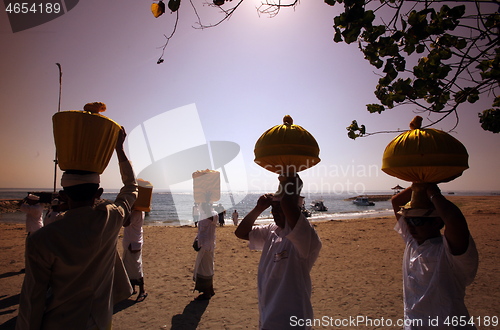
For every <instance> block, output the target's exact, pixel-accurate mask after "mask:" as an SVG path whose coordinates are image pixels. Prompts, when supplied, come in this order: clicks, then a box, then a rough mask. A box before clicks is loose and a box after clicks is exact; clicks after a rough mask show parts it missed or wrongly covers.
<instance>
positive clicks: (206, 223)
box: [197, 210, 219, 251]
mask: <svg viewBox="0 0 500 330" xmlns="http://www.w3.org/2000/svg"><path fill="white" fill-rule="evenodd" d="M212 217H213V220H211V219H209V218H205V219H202V220H200V221H199V222H198V236H197V237H198V246H199V247H200V248H204V249H205V250H207V251H213V250H214V249H215V228H216V226H217V222H218V221H219V216H218V214H217V212H215V211H214V210H212Z"/></svg>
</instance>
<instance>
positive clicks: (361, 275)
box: [0, 196, 500, 330]
mask: <svg viewBox="0 0 500 330" xmlns="http://www.w3.org/2000/svg"><path fill="white" fill-rule="evenodd" d="M447 198H449V199H450V200H452V201H453V202H455V203H456V204H457V205H458V206H459V207H460V208H461V209H462V211H463V213H464V214H465V215H466V217H467V220H468V223H469V227H470V231H471V234H472V236H473V237H474V240H475V242H476V245H477V248H478V251H479V257H480V264H479V270H478V273H477V276H476V279H475V281H474V283H473V284H472V285H470V286H469V287H468V288H467V296H466V304H467V306H468V309H469V312H470V314H471V315H472V316H474V317H476V320H480V321H481V322H482V323H484V322H487V320H488V318H490V319H491V318H493V317H497V318H498V317H500V304H499V303H498V297H499V295H500V269H499V268H500V218H499V214H500V196H487V197H479V196H474V197H469V196H447ZM394 224H395V220H394V218H393V217H387V218H370V219H356V220H342V221H325V222H320V223H315V227H316V230H317V231H318V234H319V235H320V237H321V239H322V242H323V249H322V250H321V253H320V256H319V258H318V260H317V262H316V264H315V265H314V268H313V270H312V283H313V295H312V303H313V307H314V313H315V317H316V318H318V319H320V320H322V321H323V323H322V325H320V326H315V327H314V328H315V329H334V328H339V327H334V326H333V325H334V324H335V322H342V321H344V322H347V321H349V319H352V318H356V317H358V316H359V317H363V318H370V319H371V321H367V322H372V323H371V324H370V323H367V322H365V323H358V324H357V326H349V325H347V326H342V327H340V328H341V329H398V328H400V327H397V326H395V325H394V326H392V327H388V326H387V324H388V322H389V321H390V322H393V323H394V324H395V323H396V322H397V320H398V319H401V318H402V317H403V303H402V278H401V258H402V254H403V248H404V245H403V242H402V240H401V238H400V237H399V236H398V235H397V234H396V232H395V231H394V230H393V227H394ZM234 229H235V227H234V226H225V227H218V228H217V247H216V251H215V277H214V286H215V291H216V295H215V296H214V297H213V298H212V299H211V300H210V301H194V300H193V299H194V298H195V297H196V296H197V293H193V281H192V271H193V265H194V261H195V257H196V256H195V254H196V252H194V250H193V248H192V246H191V244H192V241H193V238H194V237H195V235H196V228H194V227H159V226H154V227H153V226H150V227H145V228H144V237H145V246H144V253H143V260H144V271H145V284H146V290H147V292H148V293H149V296H148V297H147V299H146V300H145V301H144V302H141V303H134V301H135V296H132V297H130V298H129V300H126V301H124V302H121V303H120V304H118V305H117V306H115V313H114V316H113V329H115V330H120V329H196V328H198V329H256V328H257V326H258V309H257V289H256V286H257V279H256V274H257V265H258V261H259V257H260V252H256V251H250V250H249V249H248V247H247V243H246V242H245V241H242V240H239V239H237V238H236V237H235V236H234V234H233V231H234ZM0 230H1V233H2V239H1V240H0V267H1V271H0V292H1V293H0V329H12V328H13V324H14V323H15V317H16V315H17V308H18V301H19V293H20V288H21V285H22V281H23V278H24V274H22V273H20V270H21V269H22V268H24V256H23V253H24V252H23V251H24V239H25V232H24V226H23V225H19V224H0ZM120 243H121V241H120ZM119 250H120V251H121V244H120V245H119ZM326 321H328V322H327V323H324V322H326ZM382 322H383V323H382ZM377 325H380V326H377ZM478 328H479V329H495V328H500V326H497V327H493V326H483V325H481V326H480V327H478Z"/></svg>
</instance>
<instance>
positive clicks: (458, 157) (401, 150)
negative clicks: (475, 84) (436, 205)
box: [382, 128, 469, 183]
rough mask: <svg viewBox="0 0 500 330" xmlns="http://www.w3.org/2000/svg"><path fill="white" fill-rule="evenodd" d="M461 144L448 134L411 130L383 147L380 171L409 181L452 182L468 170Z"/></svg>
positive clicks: (428, 129) (465, 150)
mask: <svg viewBox="0 0 500 330" xmlns="http://www.w3.org/2000/svg"><path fill="white" fill-rule="evenodd" d="M468 158H469V155H468V154H467V149H466V148H465V147H464V145H463V144H462V143H461V142H460V141H458V140H457V139H455V138H454V137H452V136H451V135H450V134H448V133H446V132H443V131H440V130H437V129H432V128H426V129H412V130H410V131H407V132H405V133H402V134H400V135H398V136H397V137H395V138H394V139H393V140H392V141H391V142H390V143H389V144H388V145H387V147H386V148H385V151H384V155H383V158H382V171H384V172H385V173H387V174H389V175H391V176H394V177H397V178H399V179H401V180H405V181H410V182H429V183H439V182H447V181H450V180H453V179H454V178H456V177H458V176H460V175H461V174H462V172H463V171H464V170H466V169H467V168H469V165H468Z"/></svg>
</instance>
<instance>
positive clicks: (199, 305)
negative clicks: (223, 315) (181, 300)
mask: <svg viewBox="0 0 500 330" xmlns="http://www.w3.org/2000/svg"><path fill="white" fill-rule="evenodd" d="M209 302H210V300H193V301H191V302H190V303H189V304H187V306H186V307H185V308H184V311H183V312H182V314H177V315H174V316H173V317H172V328H171V330H194V329H196V328H197V327H198V324H199V323H200V320H201V316H202V315H203V313H204V312H205V310H206V309H207V306H208V303H209Z"/></svg>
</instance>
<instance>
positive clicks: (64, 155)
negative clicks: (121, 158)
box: [52, 110, 121, 174]
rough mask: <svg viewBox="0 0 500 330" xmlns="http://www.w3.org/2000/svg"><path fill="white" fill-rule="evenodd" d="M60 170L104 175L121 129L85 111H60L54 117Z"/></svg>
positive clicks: (99, 116)
mask: <svg viewBox="0 0 500 330" xmlns="http://www.w3.org/2000/svg"><path fill="white" fill-rule="evenodd" d="M52 123H53V132H54V142H55V145H56V151H57V157H58V164H59V168H60V169H61V170H63V171H68V170H80V171H88V172H96V173H99V174H102V173H103V172H104V170H105V169H106V167H107V166H108V163H109V160H110V159H111V156H112V155H113V151H114V149H115V146H116V141H117V140H118V135H119V132H120V130H121V126H120V125H118V124H117V123H116V122H114V121H113V120H111V119H109V118H107V117H105V116H103V115H100V114H98V113H91V112H86V111H76V110H71V111H61V112H57V113H56V114H54V115H53V116H52Z"/></svg>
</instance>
